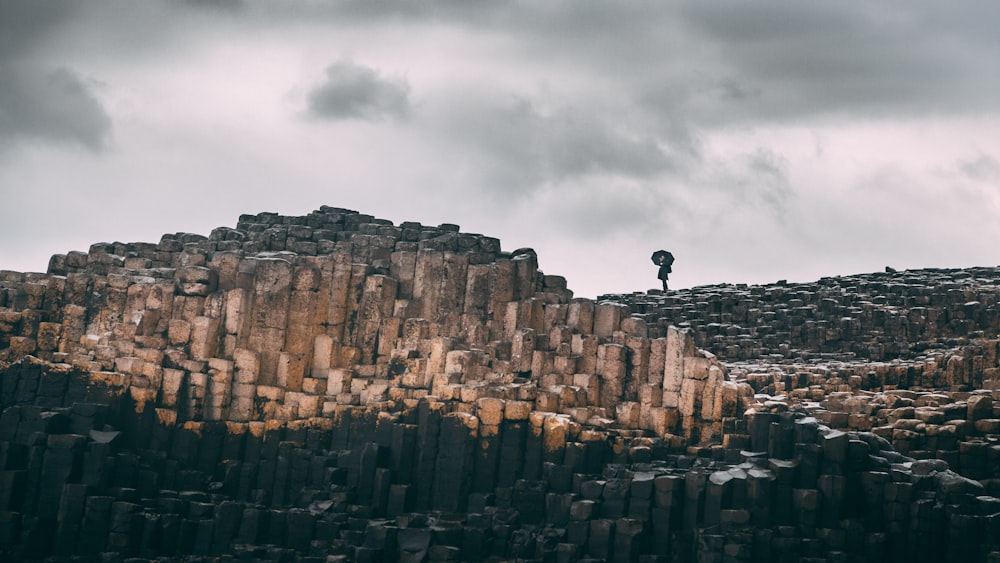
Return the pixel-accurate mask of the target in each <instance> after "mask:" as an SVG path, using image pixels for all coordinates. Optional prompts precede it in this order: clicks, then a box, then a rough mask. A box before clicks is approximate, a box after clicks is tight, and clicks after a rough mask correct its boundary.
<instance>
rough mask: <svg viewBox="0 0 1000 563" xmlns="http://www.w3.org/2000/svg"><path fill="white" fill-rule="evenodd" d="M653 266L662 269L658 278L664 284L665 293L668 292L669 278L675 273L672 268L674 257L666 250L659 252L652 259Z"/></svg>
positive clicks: (658, 273) (657, 275)
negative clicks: (671, 273)
mask: <svg viewBox="0 0 1000 563" xmlns="http://www.w3.org/2000/svg"><path fill="white" fill-rule="evenodd" d="M650 259H652V261H653V264H656V265H657V266H659V267H660V270H659V271H658V272H657V273H656V277H657V278H658V279H659V280H660V281H662V282H663V291H666V290H667V278H668V277H670V272H671V271H673V270H672V269H671V266H672V265H673V263H674V255H673V254H671V253H670V252H668V251H666V250H657V251H656V252H654V253H653V255H652V256H651V257H650Z"/></svg>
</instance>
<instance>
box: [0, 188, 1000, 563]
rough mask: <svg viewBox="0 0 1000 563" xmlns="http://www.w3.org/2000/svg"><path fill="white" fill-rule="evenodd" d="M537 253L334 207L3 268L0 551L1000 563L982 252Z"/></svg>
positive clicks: (997, 366)
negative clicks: (912, 267)
mask: <svg viewBox="0 0 1000 563" xmlns="http://www.w3.org/2000/svg"><path fill="white" fill-rule="evenodd" d="M543 258H544V257H539V256H537V255H536V254H535V253H534V251H532V250H530V249H518V250H515V251H513V252H504V251H502V250H501V248H500V245H499V241H497V240H496V239H492V238H490V237H485V236H482V235H474V234H468V233H462V232H461V230H460V229H459V228H458V227H457V226H455V225H450V224H446V225H439V226H436V227H431V226H423V225H420V224H417V223H403V224H401V225H399V226H396V225H393V224H391V223H390V222H388V221H385V220H380V219H376V218H374V217H372V216H368V215H363V214H360V213H357V212H354V211H350V210H344V209H339V208H332V207H323V208H321V209H319V210H317V211H315V212H313V213H311V214H309V215H307V216H303V217H283V216H280V215H276V214H273V213H261V214H257V215H244V216H242V217H241V218H240V220H239V222H238V223H237V225H236V227H235V228H219V229H216V230H215V231H213V232H212V233H211V234H210V235H209V236H207V237H206V236H201V235H195V234H190V233H176V234H171V235H164V237H163V238H162V239H161V240H160V242H159V243H157V244H150V243H129V244H124V243H117V242H116V243H99V244H95V245H92V246H91V248H90V249H89V251H88V252H86V253H83V252H71V253H68V254H67V255H65V256H56V257H53V259H52V260H51V261H50V271H49V273H47V274H36V273H18V272H8V271H0V407H2V408H3V411H2V418H0V558H3V559H4V560H40V559H46V558H50V557H51V558H60V557H69V556H72V555H77V556H80V557H83V558H88V559H101V560H124V559H136V558H141V559H154V558H183V559H195V560H205V559H208V558H217V557H223V558H226V559H227V560H231V559H233V558H247V559H282V560H297V561H314V560H323V559H325V560H333V561H336V560H346V561H366V560H376V559H378V560H407V561H409V560H413V561H425V560H452V559H462V560H488V559H490V560H508V559H526V560H528V559H530V560H557V561H576V560H615V561H637V560H641V561H692V560H698V561H756V560H760V561H766V560H802V561H813V560H817V561H818V560H838V561H839V560H857V561H883V560H900V561H939V560H962V561H995V560H998V559H1000V546H998V545H997V544H998V540H997V538H1000V533H998V529H997V522H998V521H1000V500H998V498H997V495H998V494H1000V486H998V483H1000V441H998V438H1000V437H998V432H1000V422H998V421H1000V411H998V408H997V405H998V404H1000V403H997V402H996V401H995V399H997V398H998V397H997V393H998V389H1000V385H998V383H997V381H998V380H1000V378H998V376H997V374H998V373H1000V361H998V357H1000V353H998V352H1000V344H998V342H1000V341H998V338H997V335H998V330H1000V311H998V307H997V303H998V302H1000V299H998V294H1000V283H998V282H1000V271H998V270H996V269H991V268H975V269H968V270H921V271H905V272H894V273H885V274H882V273H879V274H870V275H861V276H850V277H837V278H824V279H823V280H819V281H818V282H816V283H812V284H794V285H790V284H786V283H779V284H774V285H769V286H728V285H726V286H711V287H702V288H693V289H690V290H681V291H674V292H670V293H667V294H664V293H662V292H659V291H650V292H649V293H636V294H630V295H609V296H601V298H599V299H598V300H596V301H592V300H587V299H578V298H573V297H572V292H571V291H570V290H569V289H568V285H571V283H569V284H568V283H567V281H566V280H565V279H563V278H561V277H559V276H552V275H545V274H543V273H542V272H541V271H540V270H539V269H538V267H539V263H540V261H541V259H543Z"/></svg>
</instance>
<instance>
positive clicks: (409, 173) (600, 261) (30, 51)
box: [0, 0, 1000, 297]
mask: <svg viewBox="0 0 1000 563" xmlns="http://www.w3.org/2000/svg"><path fill="white" fill-rule="evenodd" d="M997 22H1000V3H995V2H971V1H970V2H959V3H958V4H956V3H941V2H936V1H927V0H906V1H898V2H894V1H886V2H877V3H867V2H865V3H862V2H788V1H782V2H778V1H756V2H749V1H746V0H739V1H737V0H719V1H713V2H704V1H695V0H692V1H676V2H629V1H625V2H614V3H612V2H593V1H578V0H574V1H568V0H567V1H559V0H552V1H546V2H468V1H459V0H427V1H423V2H405V3H404V2H399V3H397V2H389V1H383V0H374V1H373V0H357V1H342V2H319V1H306V0H302V1H295V2H293V1H290V0H286V1H281V0H278V1H267V2H265V1H263V0H260V1H252V0H245V1H240V0H214V1H195V0H188V1H181V0H152V1H146V2H133V1H131V0H94V1H88V2H62V1H59V2H57V1H48V0H0V269H9V270H19V271H40V270H41V271H44V269H45V267H46V264H47V262H48V257H49V256H50V255H51V254H54V253H65V252H67V251H70V250H86V249H87V248H88V246H89V245H90V244H91V243H93V242H99V241H115V240H120V241H125V242H131V241H154V242H155V241H158V240H159V238H160V235H162V234H163V233H166V232H171V233H173V232H180V231H184V232H195V233H202V234H208V233H209V232H210V231H211V230H212V229H213V228H214V227H217V226H234V225H235V223H236V219H237V218H238V216H239V215H240V214H241V213H256V212H260V211H276V212H279V213H282V214H295V215H301V214H306V213H308V212H309V211H311V210H313V209H316V208H318V207H319V206H321V205H332V206H338V207H347V208H351V209H356V210H358V211H361V212H364V213H369V214H372V215H375V216H377V217H382V218H385V219H390V220H392V221H394V222H395V223H397V224H398V223H400V222H402V221H420V222H422V223H424V224H430V225H436V224H439V223H446V222H447V223H458V224H459V225H461V226H462V229H463V230H464V231H467V232H477V233H483V234H488V235H491V236H496V237H498V238H500V239H501V242H502V244H503V247H504V248H505V249H506V250H513V249H515V248H519V247H525V246H530V247H533V248H535V249H536V250H537V252H538V255H539V263H540V266H541V268H542V269H543V270H544V271H545V273H547V274H559V275H564V276H566V278H567V279H568V281H569V287H570V288H571V289H573V290H574V291H575V292H576V294H577V295H580V296H584V297H594V296H596V295H598V294H600V293H610V292H630V291H643V290H646V289H648V288H651V287H655V286H657V285H658V282H657V280H656V277H655V276H656V268H655V267H654V266H653V265H652V263H651V262H650V261H649V255H650V253H651V252H652V251H653V250H656V249H658V248H666V249H669V250H671V251H672V252H673V253H674V255H675V256H676V258H677V262H676V263H675V267H674V270H675V272H674V274H673V275H672V279H671V282H672V284H673V287H691V286H695V285H704V284H715V283H770V282H774V281H777V280H779V279H788V280H789V281H811V280H815V279H817V278H819V277H822V276H828V275H837V274H855V273H861V272H870V271H880V270H882V269H883V268H884V267H885V266H887V265H891V266H893V267H896V268H898V269H903V268H919V267H964V266H973V265H988V266H992V265H997V264H998V263H1000V244H998V242H1000V221H998V216H1000V39H998V38H1000V35H998V34H997V33H996V24H997Z"/></svg>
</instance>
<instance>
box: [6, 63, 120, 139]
mask: <svg viewBox="0 0 1000 563" xmlns="http://www.w3.org/2000/svg"><path fill="white" fill-rule="evenodd" d="M110 138H111V118H110V117H108V114H107V112H106V111H105V109H104V107H103V106H102V105H101V103H100V101H98V99H97V98H96V97H95V96H94V95H93V93H92V92H91V88H90V86H89V85H88V84H87V82H86V81H85V80H84V79H83V78H81V77H80V76H79V75H77V74H76V73H75V72H74V71H72V70H70V69H65V68H63V69H58V70H54V71H48V72H46V71H39V70H37V69H35V68H33V67H29V68H19V67H16V66H14V65H0V148H2V147H3V145H8V144H11V143H14V142H17V141H23V140H27V139H34V140H46V141H59V142H70V143H75V144H78V145H81V146H83V147H85V148H88V149H91V150H95V151H96V150H101V149H103V148H104V147H105V146H106V145H107V143H108V141H109V140H110Z"/></svg>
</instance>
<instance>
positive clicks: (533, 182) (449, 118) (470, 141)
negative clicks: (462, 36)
mask: <svg viewBox="0 0 1000 563" xmlns="http://www.w3.org/2000/svg"><path fill="white" fill-rule="evenodd" d="M462 98H463V99H462V100H458V99H455V100H448V101H447V109H446V110H445V111H446V114H445V115H444V116H438V118H440V119H442V120H443V121H445V122H446V125H445V126H444V130H443V131H441V133H442V134H443V136H444V138H445V140H448V142H453V143H456V144H457V145H458V146H457V147H456V149H457V150H463V151H472V152H473V153H474V154H475V155H476V157H477V158H479V159H481V161H482V164H483V165H484V168H485V169H486V170H487V172H486V175H487V176H489V180H488V183H489V184H490V185H491V186H492V187H494V188H500V189H501V191H502V192H503V193H510V192H521V193H524V192H528V191H531V190H537V189H539V188H540V187H541V186H543V185H546V184H552V183H557V184H558V183H562V182H568V181H578V180H581V179H585V178H588V177H595V176H620V177H626V178H633V179H648V178H651V177H654V176H656V175H657V174H660V173H663V172H666V171H669V170H672V169H674V167H675V166H676V163H675V159H674V157H673V156H672V155H671V153H670V152H669V148H670V147H669V146H667V145H669V143H667V142H665V141H663V140H661V139H660V138H658V137H657V136H656V135H655V134H653V133H651V132H649V131H646V130H644V129H642V128H641V127H637V126H634V125H632V124H629V123H627V122H625V121H624V120H622V121H621V122H617V123H616V122H614V121H612V120H608V119H602V118H601V117H598V116H596V115H594V114H590V113H587V112H586V111H585V110H583V109H581V108H573V107H561V108H557V109H552V110H548V109H545V108H542V107H539V104H537V103H533V102H531V101H529V100H526V99H523V98H508V99H506V100H497V99H488V100H483V99H481V98H480V97H478V96H476V95H463V96H462ZM470 98H471V99H473V100H474V101H469V99H470ZM456 141H457V142H456Z"/></svg>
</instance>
